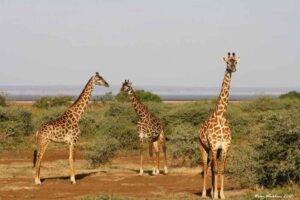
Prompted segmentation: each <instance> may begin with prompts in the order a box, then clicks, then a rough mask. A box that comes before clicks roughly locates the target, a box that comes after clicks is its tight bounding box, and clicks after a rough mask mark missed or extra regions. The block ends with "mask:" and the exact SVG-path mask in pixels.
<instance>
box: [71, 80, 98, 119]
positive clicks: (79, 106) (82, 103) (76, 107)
mask: <svg viewBox="0 0 300 200" xmlns="http://www.w3.org/2000/svg"><path fill="white" fill-rule="evenodd" d="M93 89H94V80H93V77H92V78H90V80H89V81H88V82H87V84H86V85H85V87H84V89H83V90H82V92H81V94H80V96H79V97H78V98H77V100H76V101H75V102H74V103H73V104H72V105H71V106H70V108H69V109H68V110H67V112H71V113H76V115H75V116H76V117H75V119H74V120H75V121H79V120H80V118H81V115H82V114H83V113H84V111H85V110H86V108H87V105H88V103H89V100H90V97H91V94H92V91H93ZM73 116H74V115H73Z"/></svg>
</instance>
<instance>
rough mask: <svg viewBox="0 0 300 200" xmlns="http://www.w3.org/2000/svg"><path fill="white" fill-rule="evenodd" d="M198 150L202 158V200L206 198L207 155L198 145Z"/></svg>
mask: <svg viewBox="0 0 300 200" xmlns="http://www.w3.org/2000/svg"><path fill="white" fill-rule="evenodd" d="M199 149H200V152H201V157H202V161H203V189H202V198H206V179H207V158H208V153H207V151H206V150H205V149H204V147H203V146H202V145H201V144H199Z"/></svg>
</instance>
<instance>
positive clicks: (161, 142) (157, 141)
mask: <svg viewBox="0 0 300 200" xmlns="http://www.w3.org/2000/svg"><path fill="white" fill-rule="evenodd" d="M131 85H132V83H131V82H129V80H125V82H124V83H123V84H122V87H121V90H120V91H121V92H125V93H127V94H128V96H129V99H130V101H131V104H132V106H133V107H134V109H135V112H136V114H137V116H138V120H137V131H138V134H139V143H140V172H139V175H141V176H142V175H143V173H144V170H143V144H144V138H146V139H149V155H150V157H151V158H152V162H153V171H152V175H154V176H156V175H158V174H159V149H160V146H161V147H162V150H163V154H164V174H167V173H168V167H167V155H166V150H167V148H166V138H165V132H164V127H163V125H162V123H161V122H160V121H159V119H158V118H157V117H155V116H154V114H152V113H151V112H150V111H149V110H148V108H147V107H146V106H145V105H144V104H142V103H141V102H140V101H139V100H138V99H137V97H136V95H135V92H134V90H133V88H132V86H131ZM153 149H154V151H155V155H156V161H155V158H154V157H153Z"/></svg>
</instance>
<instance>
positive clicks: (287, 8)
mask: <svg viewBox="0 0 300 200" xmlns="http://www.w3.org/2000/svg"><path fill="white" fill-rule="evenodd" d="M228 51H235V52H236V53H237V55H239V56H240V57H241V62H240V63H239V65H238V66H237V72H236V73H234V74H233V78H232V85H234V86H241V87H245V86H249V87H260V86H262V87H266V86H267V87H269V86H272V87H274V86H275V87H300V1H299V0H280V1H278V0H249V1H248V0H244V1H242V0H236V1H231V0H226V1H225V0H205V1H204V0H203V1H202V0H149V1H146V0H98V1H97V0H82V1H75V0H73V1H71V0H70V1H66V0H51V1H50V0H49V1H46V0H43V1H38V0H36V1H33V0H31V1H29V0H19V1H17V0H0V67H1V68H0V69H1V70H0V85H57V84H64V85H74V84H75V85H84V84H85V83H86V81H87V80H88V79H89V77H90V76H91V75H93V74H94V72H95V71H99V72H100V74H102V75H103V77H105V78H106V79H107V81H108V82H109V83H110V84H112V85H119V84H120V83H121V82H122V81H123V80H124V79H125V78H126V79H130V80H132V81H133V83H134V84H135V85H166V86H170V85H176V86H180V85H183V86H197V87H199V86H220V84H221V81H222V78H223V75H224V72H225V64H224V63H223V62H222V61H221V59H220V57H221V56H225V55H226V54H227V52H228Z"/></svg>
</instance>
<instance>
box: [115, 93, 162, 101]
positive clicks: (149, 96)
mask: <svg viewBox="0 0 300 200" xmlns="http://www.w3.org/2000/svg"><path fill="white" fill-rule="evenodd" d="M135 95H136V97H137V98H138V99H139V100H140V101H142V102H147V101H155V102H161V98H160V97H159V96H158V95H156V94H153V93H151V92H148V91H145V90H136V91H135ZM116 100H117V101H119V102H128V101H129V97H128V95H127V94H126V93H124V92H119V93H118V94H117V95H116Z"/></svg>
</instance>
